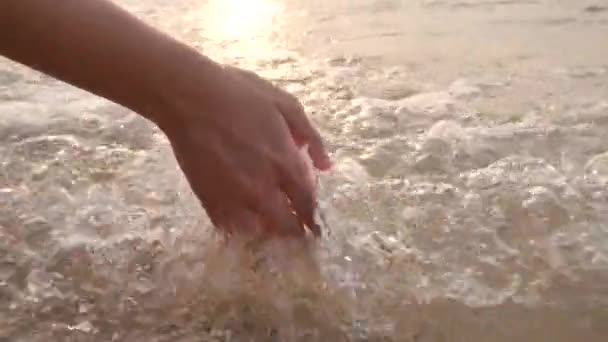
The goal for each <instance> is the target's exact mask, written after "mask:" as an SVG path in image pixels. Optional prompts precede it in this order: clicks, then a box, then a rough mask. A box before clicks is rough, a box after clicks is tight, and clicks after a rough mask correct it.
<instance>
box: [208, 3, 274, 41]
mask: <svg viewBox="0 0 608 342" xmlns="http://www.w3.org/2000/svg"><path fill="white" fill-rule="evenodd" d="M205 7H206V8H205V9H204V11H205V14H204V17H205V18H206V19H207V20H209V22H207V23H205V26H206V27H207V28H208V30H209V32H208V33H210V34H211V35H212V36H213V37H214V38H216V39H218V38H219V39H222V40H236V41H245V40H252V39H257V38H264V37H267V36H269V35H270V34H271V33H272V31H273V29H276V24H277V22H276V21H277V19H278V13H279V11H280V6H279V4H278V3H277V2H275V1H272V0H215V1H212V2H210V3H209V5H208V6H205Z"/></svg>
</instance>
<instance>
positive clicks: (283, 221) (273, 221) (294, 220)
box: [258, 189, 305, 237]
mask: <svg viewBox="0 0 608 342" xmlns="http://www.w3.org/2000/svg"><path fill="white" fill-rule="evenodd" d="M258 210H259V213H260V217H261V220H262V222H264V223H265V226H266V227H267V229H269V233H270V234H271V235H276V236H282V237H295V236H302V235H304V234H305V231H304V227H303V226H302V222H301V221H300V220H299V219H298V217H297V216H296V215H295V214H294V213H293V211H292V210H291V207H290V206H289V203H288V202H287V198H286V197H285V195H284V194H283V193H282V192H281V191H279V189H277V190H276V191H274V192H272V193H270V194H269V195H267V197H266V198H265V200H264V202H263V203H262V204H261V205H260V206H259V207H258Z"/></svg>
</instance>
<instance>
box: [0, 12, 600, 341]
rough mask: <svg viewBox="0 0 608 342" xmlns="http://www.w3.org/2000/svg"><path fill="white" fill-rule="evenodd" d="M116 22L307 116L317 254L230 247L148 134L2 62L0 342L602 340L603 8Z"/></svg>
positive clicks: (89, 99)
mask: <svg viewBox="0 0 608 342" xmlns="http://www.w3.org/2000/svg"><path fill="white" fill-rule="evenodd" d="M120 3H121V4H122V5H125V6H127V7H128V8H129V9H131V10H133V11H134V12H135V13H137V15H139V16H141V17H142V18H144V19H145V20H147V21H149V22H152V23H154V24H155V25H158V26H159V27H161V28H162V29H164V30H166V31H168V32H171V33H172V34H175V35H176V36H178V37H179V38H180V39H183V40H184V41H187V42H189V43H190V44H193V45H195V46H197V47H198V48H200V49H201V51H205V52H206V53H208V54H210V55H211V56H212V57H214V58H216V59H218V60H222V61H226V62H231V63H234V64H238V65H241V66H243V67H247V68H251V69H254V70H256V71H258V72H260V73H261V74H263V75H264V76H266V77H268V78H270V79H272V80H273V81H275V82H277V83H279V84H281V85H282V86H284V87H286V88H288V89H289V90H291V91H292V92H294V93H295V94H297V95H298V96H299V97H300V98H301V100H302V102H303V103H304V104H305V106H306V108H307V109H308V111H309V112H310V114H311V117H312V119H313V120H314V121H315V123H316V124H317V125H318V126H319V127H320V129H321V131H322V132H323V134H324V136H325V137H326V139H327V141H328V145H329V147H330V149H331V152H332V155H333V158H334V161H335V168H334V169H333V170H332V171H331V172H330V173H327V174H324V175H322V176H321V179H320V182H321V184H320V192H321V195H320V197H321V205H322V206H323V211H324V213H325V216H326V220H327V226H328V227H329V228H330V231H329V234H327V235H326V236H325V237H324V239H323V242H322V243H321V244H320V245H318V246H314V248H313V249H312V251H313V252H314V253H313V254H312V255H311V249H309V248H300V246H264V245H260V246H258V249H261V251H258V252H256V253H253V254H251V255H250V254H247V253H246V252H243V251H242V249H239V248H234V247H226V246H225V245H224V244H223V243H222V241H220V240H219V239H218V237H216V236H215V235H214V234H213V231H212V230H211V229H210V226H209V222H208V220H207V218H206V217H205V216H204V213H203V212H202V210H201V209H200V208H199V206H198V205H197V203H196V200H195V199H194V197H193V195H192V194H191V193H190V191H189V189H188V186H187V184H186V182H185V180H184V179H183V177H182V175H181V173H180V172H179V169H178V168H177V164H176V163H175V161H174V159H173V156H172V155H171V153H170V149H169V147H168V144H167V141H166V140H165V138H164V137H163V136H162V134H160V133H159V131H158V130H157V129H156V128H154V127H153V126H151V125H150V124H149V123H148V122H146V121H144V120H142V119H140V118H138V117H137V116H135V115H133V114H132V113H129V112H128V111H126V110H124V109H122V108H120V107H118V106H116V105H113V104H111V103H108V102H106V101H104V100H101V99H99V98H95V97H93V96H90V95H88V94H86V93H84V92H81V91H79V90H77V89H74V88H72V87H69V86H66V85H64V84H61V83H59V82H57V81H54V80H52V79H50V78H48V77H46V76H42V75H40V74H38V73H35V72H33V71H30V70H28V69H26V68H23V67H21V66H18V65H15V64H12V63H9V62H7V61H2V62H0V98H1V101H0V141H1V144H0V203H1V204H2V205H1V206H0V235H1V237H0V303H1V304H0V308H1V309H0V340H6V341H15V342H19V341H28V342H31V341H95V342H97V341H514V340H515V341H579V340H581V341H604V340H605V339H606V337H607V336H608V330H607V328H606V322H608V310H607V309H606V308H608V285H606V284H608V226H607V224H606V222H608V220H607V219H608V201H607V200H608V147H607V146H608V133H607V132H608V64H607V62H606V56H608V45H606V44H604V42H605V37H606V36H608V4H606V3H605V2H603V1H599V0H598V1H577V2H575V1H566V0H538V1H525V0H519V1H518V0H512V1H494V0H466V1H458V0H434V1H431V0H429V1H422V0H421V1H397V0H384V1H382V0H377V1H372V0H361V1H352V0H351V1H338V0H335V1H329V2H326V1H308V2H304V1H295V0H283V1H279V0H249V1H244V0H240V1H238V0H224V1H220V0H217V1H215V0H209V1H203V0H201V1H193V0H188V1H181V2H174V1H169V0H146V1H135V0H121V1H120ZM272 254H278V255H272ZM269 255H270V256H269ZM264 256H266V257H267V259H260V258H262V257H264ZM277 260H282V261H283V263H277V262H276V261H277ZM315 260H316V261H317V262H318V264H317V263H316V262H315ZM316 265H320V266H319V269H317V268H316V267H317V266H316Z"/></svg>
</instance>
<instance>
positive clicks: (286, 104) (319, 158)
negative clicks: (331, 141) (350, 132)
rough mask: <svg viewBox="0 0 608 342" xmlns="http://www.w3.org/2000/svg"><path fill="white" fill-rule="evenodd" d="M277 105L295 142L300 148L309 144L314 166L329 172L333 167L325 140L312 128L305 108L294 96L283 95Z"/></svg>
mask: <svg viewBox="0 0 608 342" xmlns="http://www.w3.org/2000/svg"><path fill="white" fill-rule="evenodd" d="M282 95H284V96H281V100H280V102H279V103H278V104H277V105H278V107H279V110H280V111H281V114H283V118H284V119H285V121H286V122H287V126H289V130H290V131H291V134H292V135H293V138H294V141H295V142H296V144H297V145H298V146H303V145H305V144H308V153H309V154H310V158H311V159H312V161H313V163H314V165H315V167H316V168H318V169H319V170H327V169H329V168H330V167H331V161H330V159H329V155H328V154H327V151H326V150H325V146H324V144H323V139H322V138H321V135H320V134H319V132H318V131H317V130H316V129H315V128H314V127H313V126H312V123H311V122H310V120H309V119H308V117H307V116H306V113H305V112H304V108H303V107H302V105H301V104H300V102H299V101H298V100H297V99H296V98H295V97H293V96H291V95H289V94H286V93H283V94H282Z"/></svg>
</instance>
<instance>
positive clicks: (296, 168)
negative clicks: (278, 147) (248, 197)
mask: <svg viewBox="0 0 608 342" xmlns="http://www.w3.org/2000/svg"><path fill="white" fill-rule="evenodd" d="M289 154H290V155H291V156H293V157H292V158H290V159H289V161H290V162H288V163H285V164H284V166H283V169H282V170H280V175H281V189H282V190H283V191H284V192H285V194H286V195H287V197H288V198H289V200H290V202H291V207H292V208H293V210H294V211H295V213H296V214H297V215H298V217H299V218H300V220H301V221H302V222H303V223H304V224H305V225H306V226H307V227H308V228H309V229H310V230H311V232H312V233H313V234H314V235H315V236H319V235H321V229H320V227H319V226H318V225H317V224H316V223H315V220H314V216H315V210H316V208H317V201H316V197H315V189H314V183H313V182H312V180H311V178H310V175H309V170H308V166H307V165H306V163H305V162H304V160H302V158H301V157H300V155H299V154H298V153H297V150H296V147H295V145H293V144H292V147H291V151H290V152H289Z"/></svg>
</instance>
